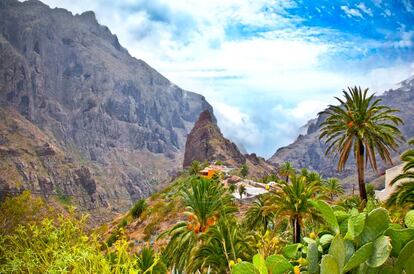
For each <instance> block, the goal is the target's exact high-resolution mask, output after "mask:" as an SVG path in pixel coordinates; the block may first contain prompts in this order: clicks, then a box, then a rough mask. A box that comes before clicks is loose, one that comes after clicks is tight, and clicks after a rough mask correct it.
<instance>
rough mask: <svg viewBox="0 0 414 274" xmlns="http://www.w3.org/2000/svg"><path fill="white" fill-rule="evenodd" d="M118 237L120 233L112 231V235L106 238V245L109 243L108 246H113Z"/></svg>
mask: <svg viewBox="0 0 414 274" xmlns="http://www.w3.org/2000/svg"><path fill="white" fill-rule="evenodd" d="M118 238H119V234H118V232H116V233H112V234H111V236H109V238H108V240H106V245H107V247H111V246H113V245H114V243H115V242H116V241H118Z"/></svg>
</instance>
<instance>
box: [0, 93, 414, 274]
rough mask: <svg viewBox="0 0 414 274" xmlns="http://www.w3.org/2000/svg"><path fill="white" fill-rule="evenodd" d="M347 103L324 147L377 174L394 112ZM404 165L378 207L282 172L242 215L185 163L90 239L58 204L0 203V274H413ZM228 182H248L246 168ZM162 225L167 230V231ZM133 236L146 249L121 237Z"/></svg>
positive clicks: (333, 184)
mask: <svg viewBox="0 0 414 274" xmlns="http://www.w3.org/2000/svg"><path fill="white" fill-rule="evenodd" d="M350 92H351V95H349V94H347V93H346V95H345V96H346V98H347V100H350V101H352V100H354V101H355V100H356V101H357V102H355V103H352V104H353V105H352V106H349V105H347V104H349V102H348V101H347V102H342V101H341V102H342V103H343V105H344V106H347V110H344V109H342V108H339V109H335V110H332V109H331V111H332V113H331V115H339V116H340V117H339V116H338V117H337V118H338V119H337V118H332V119H331V120H329V118H328V120H327V121H328V122H327V123H325V131H323V132H326V134H325V135H327V136H331V138H333V139H335V138H337V137H338V138H340V139H337V141H335V142H334V143H335V145H334V146H333V149H342V150H340V151H339V153H340V155H342V156H341V157H340V159H339V161H342V162H341V163H340V164H339V165H340V166H342V165H343V164H344V162H346V159H347V157H348V155H349V153H350V150H351V147H353V148H352V149H354V150H355V151H354V152H355V153H356V154H357V155H358V153H361V149H362V147H363V151H366V153H367V154H366V156H364V157H366V160H368V161H370V162H371V165H373V167H374V168H375V167H376V162H375V160H372V159H371V158H372V157H374V156H375V155H374V154H372V153H375V151H376V152H378V153H379V155H380V156H381V157H383V156H384V157H385V160H387V159H388V153H389V152H388V150H387V149H388V148H393V147H394V143H393V141H392V140H391V139H390V138H394V137H396V138H399V134H398V132H397V131H396V130H394V128H393V126H392V125H390V124H389V123H388V122H387V121H388V120H390V119H391V121H392V120H393V119H394V118H391V116H390V115H391V114H392V113H393V112H394V110H392V109H386V108H383V107H382V106H380V105H378V103H379V102H377V101H373V102H372V101H371V100H372V97H368V98H367V97H366V92H362V91H361V90H360V89H359V90H358V89H357V90H351V91H350ZM355 106H358V107H362V108H363V109H364V111H363V112H355V111H356V110H355V109H352V107H355ZM358 111H359V110H358ZM336 112H337V113H336ZM358 113H359V114H358ZM359 115H362V116H363V117H362V116H359ZM348 116H349V117H348ZM346 117H348V118H346ZM358 117H359V118H358ZM378 117H381V118H378ZM392 117H394V116H392ZM359 119H363V121H362V120H359ZM370 119H371V120H372V121H371V120H370ZM378 119H379V120H378ZM394 120H395V119H394ZM399 121H400V120H398V119H397V120H395V123H399ZM338 123H343V124H345V128H337V127H338ZM358 123H359V124H358ZM364 125H365V126H368V127H370V129H369V130H370V131H369V132H368V130H367V129H365V128H364ZM332 130H333V131H332ZM335 130H337V132H338V134H335V133H334V131H335ZM375 130H377V133H375V132H376V131H375ZM385 131H387V132H385ZM378 132H379V133H378ZM370 134H371V135H370ZM375 134H379V135H375ZM387 134H388V135H387ZM370 136H371V137H370ZM393 136H394V137H393ZM360 137H364V138H360ZM374 137H375V138H374ZM328 138H329V137H328ZM378 138H380V139H381V140H380V139H378ZM374 139H375V140H374ZM347 140H348V141H347ZM349 140H350V141H349ZM384 142H386V143H384ZM350 143H351V145H350ZM352 143H353V144H354V145H352ZM361 143H362V146H361ZM410 144H414V143H413V141H411V142H410ZM350 146H351V147H350ZM380 149H382V150H380ZM401 159H402V160H403V161H404V162H405V165H404V173H403V174H402V175H400V176H398V177H397V178H396V179H395V180H394V181H393V182H392V183H393V184H394V183H395V184H397V183H400V185H399V186H398V187H397V190H396V192H395V193H394V194H393V195H392V196H391V198H390V199H389V200H388V201H387V202H386V203H381V202H379V201H378V200H376V199H375V196H374V193H373V189H369V188H367V193H366V196H364V195H361V196H360V197H359V196H352V195H348V194H346V191H345V190H344V189H343V188H342V184H341V182H340V180H338V179H336V178H322V177H321V176H320V175H319V174H318V173H316V172H314V171H309V170H307V169H302V170H296V169H295V168H294V167H293V166H292V165H291V164H290V163H285V164H283V165H281V167H280V169H279V173H278V174H271V175H268V176H266V177H264V178H262V179H261V180H260V181H261V182H263V183H267V182H270V181H271V182H272V184H269V185H267V186H266V190H268V192H267V193H265V194H262V195H259V196H257V197H256V198H255V199H254V200H252V201H250V202H248V203H247V202H245V201H241V199H240V200H238V199H235V198H234V196H233V195H232V194H233V193H238V194H239V195H240V197H243V196H245V195H246V194H245V193H246V187H245V186H244V185H243V184H240V185H239V186H238V187H236V185H235V184H233V183H227V184H224V183H223V177H224V175H223V174H217V175H215V176H213V178H212V179H207V178H203V177H199V176H198V175H197V174H198V172H199V171H200V170H201V169H202V168H204V167H205V165H206V164H205V163H200V162H194V163H193V164H192V165H191V166H190V167H189V169H188V170H185V171H184V172H183V174H181V175H180V176H179V177H178V178H176V180H175V181H174V182H172V183H171V184H170V185H169V186H168V187H167V188H166V189H164V190H163V191H162V192H159V193H156V194H154V195H153V196H152V197H150V198H148V199H146V200H139V201H137V202H136V203H135V204H134V205H133V207H132V208H131V210H130V211H129V212H128V213H127V214H125V215H124V216H122V217H121V218H119V219H118V220H117V221H116V222H115V224H114V225H112V226H111V227H108V226H104V227H101V228H97V229H90V228H88V226H87V225H86V224H87V221H88V218H87V216H84V215H79V214H76V213H75V211H74V210H73V208H71V207H70V205H68V204H67V202H65V203H63V202H61V204H63V205H64V206H62V207H61V208H60V209H56V207H55V206H54V207H52V206H50V205H48V204H46V203H45V202H44V201H43V200H42V199H40V198H33V197H32V196H31V195H30V193H28V192H24V193H23V194H22V195H20V196H17V197H8V198H6V199H5V200H3V201H1V203H0V273H234V274H250V273H252V274H256V273H257V274H278V273H294V274H298V273H309V274H318V273H321V274H340V273H352V274H354V273H355V274H356V273H361V274H364V273H390V274H391V273H392V274H400V273H414V264H413V263H412V262H413V261H414V210H413V208H414V187H413V185H414V181H413V179H414V176H413V172H414V150H413V149H410V150H408V151H406V152H404V153H403V154H402V156H401ZM219 164H220V165H222V164H223V163H219ZM359 164H361V163H360V162H358V165H359ZM360 168H361V167H358V169H360ZM235 172H237V173H238V175H240V177H248V174H249V170H248V167H247V166H241V167H239V169H236V170H235ZM360 175H362V174H360ZM360 179H361V178H360ZM273 182H274V183H273ZM360 187H361V189H362V188H363V190H364V191H365V185H362V186H361V185H360ZM58 208H59V207H58ZM166 220H167V221H171V220H175V221H174V223H173V224H172V225H170V226H169V227H168V228H166V229H165V228H163V227H162V226H161V223H163V222H165V221H166ZM131 223H134V226H132V227H130V224H131ZM169 224H171V223H169ZM137 227H144V229H143V234H144V238H143V240H144V241H138V242H137V241H135V240H132V239H131V237H130V234H128V232H127V231H130V230H131V229H132V230H134V229H137ZM128 229H129V230H128Z"/></svg>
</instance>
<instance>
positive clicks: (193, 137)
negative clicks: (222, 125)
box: [183, 111, 246, 168]
mask: <svg viewBox="0 0 414 274" xmlns="http://www.w3.org/2000/svg"><path fill="white" fill-rule="evenodd" d="M195 160H197V161H200V162H203V161H205V160H207V161H216V160H219V161H222V162H223V163H226V164H227V165H230V166H239V165H242V164H244V163H245V162H246V159H245V158H244V156H243V155H242V154H241V153H240V151H239V150H238V149H237V146H236V145H235V144H234V143H232V142H230V141H229V140H227V139H226V138H224V137H223V135H222V134H221V132H220V129H219V128H218V126H217V125H216V123H215V121H214V119H213V115H212V114H211V113H210V112H209V111H204V112H202V113H201V114H200V117H199V118H198V121H197V122H196V123H195V125H194V128H193V129H192V130H191V132H190V134H189V135H188V137H187V142H186V144H185V154H184V162H183V166H184V168H185V167H188V166H190V165H191V163H192V162H193V161H195Z"/></svg>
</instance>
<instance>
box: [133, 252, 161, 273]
mask: <svg viewBox="0 0 414 274" xmlns="http://www.w3.org/2000/svg"><path fill="white" fill-rule="evenodd" d="M137 265H138V268H139V269H140V270H141V271H142V272H145V271H147V270H148V269H150V268H151V273H153V274H162V273H167V267H166V266H165V264H164V263H163V262H162V260H161V258H160V257H159V256H157V254H155V252H154V249H152V247H143V248H142V249H141V251H140V252H139V254H137Z"/></svg>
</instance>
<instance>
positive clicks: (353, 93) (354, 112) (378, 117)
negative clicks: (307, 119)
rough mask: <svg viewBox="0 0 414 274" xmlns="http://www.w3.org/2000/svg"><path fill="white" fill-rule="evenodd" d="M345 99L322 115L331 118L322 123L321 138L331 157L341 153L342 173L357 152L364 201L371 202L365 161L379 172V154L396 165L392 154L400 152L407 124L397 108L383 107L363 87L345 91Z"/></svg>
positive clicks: (361, 193)
mask: <svg viewBox="0 0 414 274" xmlns="http://www.w3.org/2000/svg"><path fill="white" fill-rule="evenodd" d="M343 93H344V97H345V100H342V99H339V98H337V97H335V98H336V99H337V100H338V101H339V103H340V105H339V106H333V105H330V106H329V107H328V109H326V110H325V111H323V112H321V113H320V114H323V115H327V118H326V120H325V121H324V122H323V123H322V124H321V134H320V136H319V138H320V139H323V138H326V139H325V143H326V144H327V145H328V147H327V149H326V154H327V155H332V154H338V155H339V160H338V165H337V169H338V171H342V170H343V169H344V167H345V164H346V162H347V160H348V157H349V154H350V153H351V151H353V152H354V156H355V159H356V168H357V172H358V184H359V193H360V197H361V200H363V201H366V200H367V193H366V190H365V162H368V161H369V163H370V165H371V167H372V168H373V169H374V170H375V171H377V172H378V168H377V161H376V154H378V155H379V156H380V158H381V159H382V160H383V161H384V162H386V163H390V164H392V160H391V155H390V151H391V150H393V151H396V149H397V147H398V142H399V141H402V140H403V137H402V134H401V132H400V130H399V129H398V128H397V126H398V125H400V124H403V121H402V120H401V119H400V118H399V117H398V116H395V115H394V113H396V112H398V110H396V109H392V108H390V107H387V106H384V105H381V104H380V103H381V99H375V98H374V94H372V95H370V96H368V95H367V93H368V89H365V90H361V88H360V87H354V88H348V91H345V90H344V91H343Z"/></svg>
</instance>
